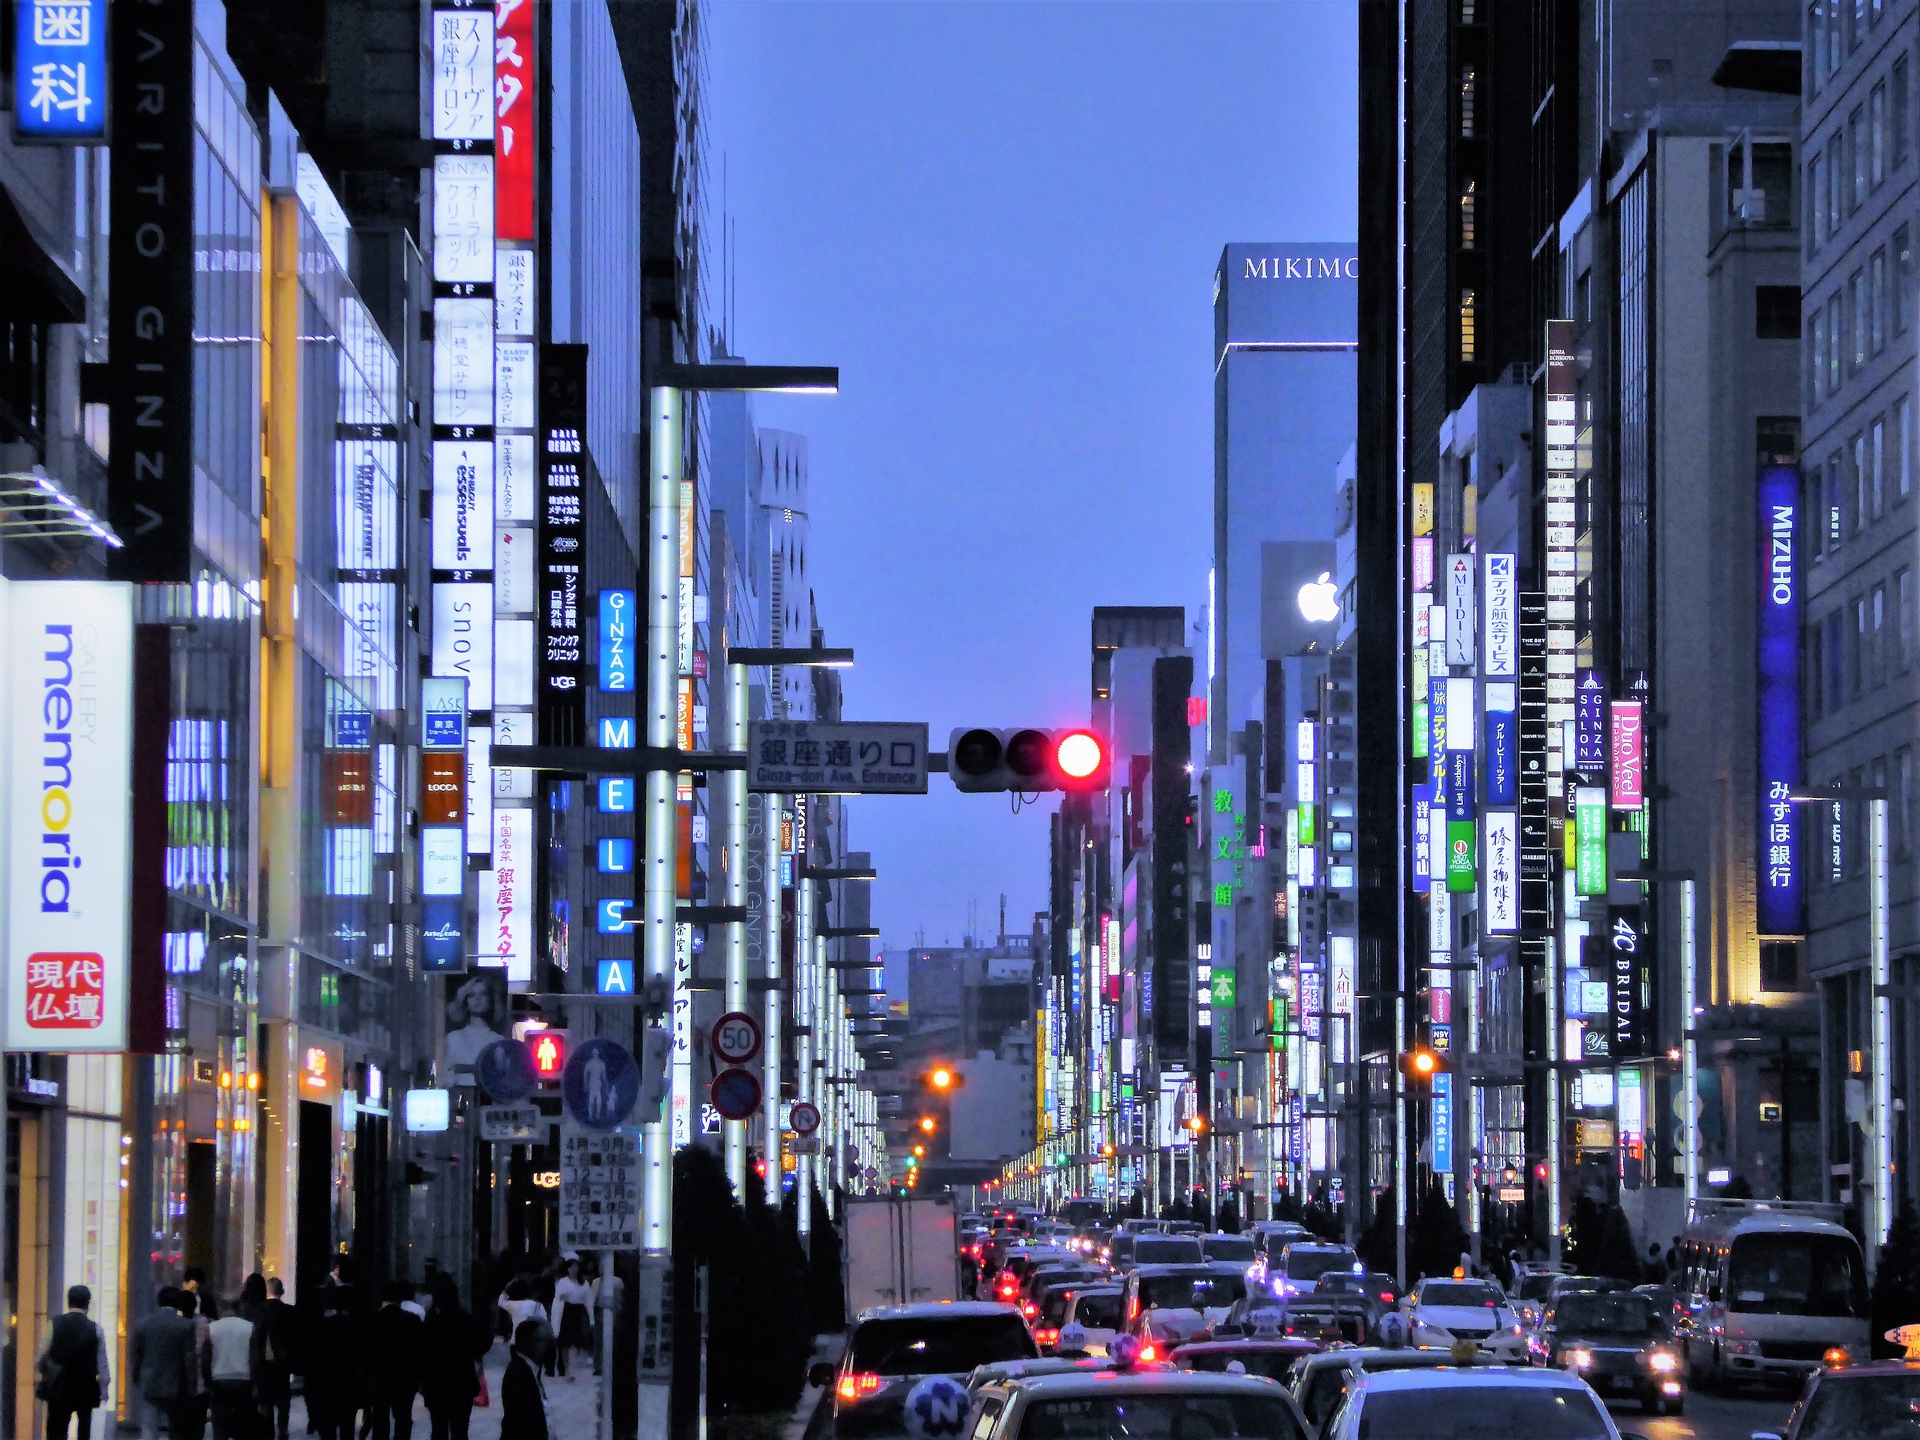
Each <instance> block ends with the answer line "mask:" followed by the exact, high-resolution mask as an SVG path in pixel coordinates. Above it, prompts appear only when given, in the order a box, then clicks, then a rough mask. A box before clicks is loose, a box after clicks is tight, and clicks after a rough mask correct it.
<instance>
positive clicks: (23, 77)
mask: <svg viewBox="0 0 1920 1440" xmlns="http://www.w3.org/2000/svg"><path fill="white" fill-rule="evenodd" d="M185 8H187V10H188V12H189V13H191V6H187V7H185ZM13 13H14V32H13V138H14V140H15V142H16V143H19V144H34V143H38V144H59V145H98V144H102V143H104V142H105V140H106V138H107V0H14V7H13Z"/></svg>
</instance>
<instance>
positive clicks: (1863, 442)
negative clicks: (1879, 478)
mask: <svg viewBox="0 0 1920 1440" xmlns="http://www.w3.org/2000/svg"><path fill="white" fill-rule="evenodd" d="M1847 452H1848V455H1849V457H1850V458H1851V459H1852V460H1853V533H1854V534H1855V535H1858V534H1859V533H1860V532H1861V531H1862V530H1864V529H1866V528H1867V523H1868V522H1869V521H1870V520H1872V519H1873V502H1872V500H1871V498H1870V497H1869V496H1868V494H1867V490H1868V487H1869V485H1870V484H1871V482H1872V476H1871V474H1870V471H1871V470H1872V466H1871V465H1869V464H1868V463H1867V437H1866V434H1865V432H1864V431H1859V430H1856V431H1854V433H1853V438H1852V439H1850V440H1848V441H1847Z"/></svg>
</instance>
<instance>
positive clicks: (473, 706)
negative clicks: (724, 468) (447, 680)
mask: <svg viewBox="0 0 1920 1440" xmlns="http://www.w3.org/2000/svg"><path fill="white" fill-rule="evenodd" d="M433 673H434V674H436V675H457V676H459V677H460V678H461V679H463V680H465V681H466V682H467V708H468V709H470V710H491V709H492V708H493V587H492V586H491V585H486V584H481V583H477V582H472V581H455V582H449V583H447V584H442V585H435V586H434V587H433Z"/></svg>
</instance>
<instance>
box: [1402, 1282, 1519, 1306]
mask: <svg viewBox="0 0 1920 1440" xmlns="http://www.w3.org/2000/svg"><path fill="white" fill-rule="evenodd" d="M1420 1303H1421V1304H1422V1305H1498V1304H1499V1303H1500V1292H1499V1291H1498V1290H1496V1289H1494V1288H1493V1286H1491V1285H1466V1284H1462V1283H1460V1282H1459V1281H1447V1282H1445V1283H1443V1284H1439V1285H1422V1286H1421V1287H1420Z"/></svg>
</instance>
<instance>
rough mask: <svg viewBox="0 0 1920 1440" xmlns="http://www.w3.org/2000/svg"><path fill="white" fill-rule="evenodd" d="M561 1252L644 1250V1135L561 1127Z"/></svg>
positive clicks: (562, 1125)
mask: <svg viewBox="0 0 1920 1440" xmlns="http://www.w3.org/2000/svg"><path fill="white" fill-rule="evenodd" d="M559 1248H560V1249H561V1250H638V1249H639V1248H640V1141H639V1137H638V1136H635V1135H624V1134H621V1133H620V1132H619V1131H617V1130H616V1131H612V1132H610V1133H609V1132H603V1131H599V1130H586V1129H582V1128H580V1127H579V1126H576V1125H573V1124H571V1123H562V1124H561V1126H560V1247H559Z"/></svg>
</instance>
